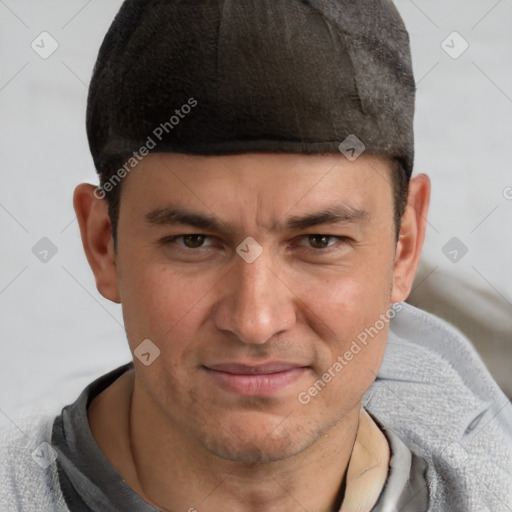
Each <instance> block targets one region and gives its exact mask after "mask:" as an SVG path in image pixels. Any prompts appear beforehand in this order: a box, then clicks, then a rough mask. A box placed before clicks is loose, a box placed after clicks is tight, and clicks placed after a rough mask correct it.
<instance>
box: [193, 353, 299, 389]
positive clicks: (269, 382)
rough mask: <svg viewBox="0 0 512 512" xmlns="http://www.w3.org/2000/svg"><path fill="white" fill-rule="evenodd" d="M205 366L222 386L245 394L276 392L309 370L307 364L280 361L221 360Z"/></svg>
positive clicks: (208, 372) (209, 373)
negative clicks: (243, 361)
mask: <svg viewBox="0 0 512 512" xmlns="http://www.w3.org/2000/svg"><path fill="white" fill-rule="evenodd" d="M203 368H204V369H205V370H206V372H207V374H208V375H209V376H210V377H211V378H212V379H213V380H214V381H215V383H216V384H217V385H219V386H220V387H221V388H223V389H224V390H226V391H229V392H231V393H235V394H238V395H243V396H270V395H273V394H275V393H277V392H278V391H281V390H283V389H284V388H286V387H287V386H289V385H290V384H292V383H293V382H295V381H296V380H298V379H300V377H301V376H302V375H303V374H304V373H305V372H306V371H307V370H308V367H306V366H301V365H299V364H295V363H287V362H280V361H276V362H270V363H265V364H259V365H247V364H240V363H222V364H217V365H211V366H204V367H203Z"/></svg>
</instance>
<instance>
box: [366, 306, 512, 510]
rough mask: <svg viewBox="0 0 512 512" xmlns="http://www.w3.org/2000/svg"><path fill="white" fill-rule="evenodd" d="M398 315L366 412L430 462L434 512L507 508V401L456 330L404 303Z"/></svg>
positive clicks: (511, 501)
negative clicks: (453, 504)
mask: <svg viewBox="0 0 512 512" xmlns="http://www.w3.org/2000/svg"><path fill="white" fill-rule="evenodd" d="M396 311H397V313H396V315H395V317H394V318H393V319H392V320H391V323H390V332H389V336H388V345H387V348H386V354H385V356H384V361H383V364H382V366H381V368H380V370H379V373H378V376H377V379H376V380H375V382H374V384H373V385H372V387H371V388H370V390H369V392H368V393H367V395H366V396H365V407H366V408H367V409H368V410H369V411H370V412H372V413H373V414H374V415H375V416H376V417H377V418H378V419H379V420H380V422H381V423H382V425H384V426H385V427H386V428H389V429H392V430H393V431H394V432H396V433H397V434H398V435H399V436H400V438H401V439H402V440H403V441H404V442H405V444H406V445H407V446H408V447H409V448H410V449H411V450H412V451H413V452H414V453H417V454H419V455H420V456H422V457H423V458H424V459H425V460H426V461H427V462H428V470H427V476H428V485H429V489H430V494H431V496H432V499H433V500H434V502H435V503H436V506H434V509H435V510H445V509H446V510H447V509H448V508H449V507H448V505H447V503H450V502H451V503H455V504H456V503H458V504H459V505H456V506H453V507H452V508H449V509H450V510H464V511H465V512H472V511H475V512H476V511H478V512H481V511H485V510H500V508H499V507H500V506H501V507H503V505H504V504H505V505H507V506H509V507H510V506H512V489H511V484H510V482H512V404H511V402H510V400H509V399H508V398H507V397H506V396H505V395H504V394H503V392H502V391H501V390H500V388H499V387H498V385H497V384H496V383H495V381H494V379H493V378H492V377H491V375H490V374H489V372H488V371H487V369H486V367H485V365H484V364H483V362H482V360H481V359H480V357H479V356H478V354H477V353H476V351H475V349H474V348H473V346H472V345H471V343H470V342H469V341H468V340H467V339H466V338H465V337H464V336H463V335H462V334H461V333H460V332H459V331H458V330H456V329H455V328H454V327H452V326H451V325H449V324H447V323H446V322H444V321H442V320H440V319H439V318H437V317H435V316H433V315H431V314H429V313H426V312H424V311H421V310H419V309H416V308H414V307H413V306H410V305H408V304H405V303H400V308H396ZM443 500H446V503H445V502H444V501H443ZM449 500H451V501H449ZM443 503H445V504H444V505H443ZM446 507H448V508H446Z"/></svg>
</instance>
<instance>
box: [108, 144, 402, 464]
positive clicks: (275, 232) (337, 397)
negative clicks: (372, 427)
mask: <svg viewBox="0 0 512 512" xmlns="http://www.w3.org/2000/svg"><path fill="white" fill-rule="evenodd" d="M326 211H330V212H331V213H332V214H333V215H334V214H338V215H339V218H338V219H337V220H332V219H331V220H329V219H327V218H324V219H316V220H317V221H320V222H321V223H319V224H313V222H309V224H308V222H306V221H304V222H302V223H301V222H299V219H300V218H303V217H310V216H312V215H316V214H319V213H325V212H326ZM184 214H187V215H189V218H188V220H187V222H188V223H181V222H178V220H179V219H180V216H182V215H184ZM200 217H201V218H203V217H208V218H211V219H213V220H214V221H215V222H216V223H217V224H218V226H214V225H212V224H211V223H210V225H207V223H206V222H203V223H202V224H201V223H200V222H199V221H200V219H199V218H200ZM182 220H183V219H182ZM184 235H185V236H184ZM186 235H197V236H186ZM199 235H200V236H199ZM322 235H325V236H322ZM174 237H175V238H174ZM247 237H251V238H250V239H249V240H247ZM237 248H238V252H237ZM395 249H396V243H395V231H394V222H393V192H392V181H391V177H390V170H389V164H388V163H387V162H386V161H385V160H381V159H378V158H371V157H366V156H361V157H359V158H358V159H357V160H356V161H354V162H350V161H348V160H347V159H345V158H344V157H343V156H342V155H339V156H338V155H330V156H320V155H314V156H311V155H297V154H243V155H229V156H215V157H203V156H190V155H182V154H154V155H150V156H148V157H146V158H145V159H144V160H143V161H142V162H141V163H140V164H139V165H138V166H137V168H136V169H135V170H133V171H132V172H131V174H130V175H129V176H128V177H127V178H126V179H125V181H124V183H123V191H122V195H121V208H120V216H119V224H118V252H117V258H116V267H117V275H118V287H119V293H120V297H121V302H122V306H123V315H124V319H125V325H126V330H127V333H128V339H129V343H130V348H131V350H132V352H133V351H135V349H136V348H137V347H138V346H139V344H140V343H141V342H142V341H143V340H146V339H149V340H151V342H152V343H153V344H154V345H156V346H157V347H158V349H159V350H160V356H159V357H158V358H157V359H155V360H154V361H153V362H152V363H151V364H150V365H148V366H145V365H143V364H142V363H141V362H140V361H139V360H138V359H137V358H135V359H134V360H135V364H136V373H137V383H138V384H137V385H138V386H139V391H140V392H141V393H143V395H144V398H145V400H146V401H147V403H148V404H151V406H150V407H152V408H153V410H154V411H155V415H160V417H161V418H163V420H164V421H166V422H169V424H171V425H173V426H175V428H176V429H179V431H180V432H184V433H186V435H187V437H188V438H189V439H191V440H193V441H194V442H196V443H198V444H199V445H200V446H202V447H203V448H205V449H206V450H208V451H209V452H211V453H215V454H217V455H219V456H221V457H223V458H227V459H231V460H237V461H245V462H258V461H268V460H279V459H283V458H286V457H289V456H291V455H293V454H296V453H299V452H301V451H302V450H304V449H306V448H307V447H308V446H310V445H311V444H312V443H314V442H315V441H316V440H317V439H319V438H320V437H321V436H322V435H323V434H325V433H326V432H327V431H328V430H329V429H330V428H332V427H334V426H335V425H336V424H338V423H339V422H340V420H343V418H344V417H346V416H347V415H348V414H349V413H350V412H351V411H352V412H353V411H354V410H355V408H357V409H359V406H360V402H361V399H362V397H363V395H364V393H365V392H366V391H367V389H368V388H369V386H370V385H371V383H372V382H373V380H374V379H375V377H376V374H377V371H378V368H379V366H380V363H381V360H382V357H383V353H384V348H385V341H386V338H387V327H388V324H387V323H385V325H384V327H381V326H382V321H381V322H378V321H379V319H381V318H382V317H381V315H383V314H386V312H387V311H388V310H389V307H390V297H391V288H392V277H393V266H394V256H395ZM259 251H261V254H259ZM376 324H377V325H378V326H379V327H381V328H380V329H377V330H378V333H377V334H374V336H373V337H368V340H367V344H366V345H363V344H362V343H361V342H359V343H358V345H359V346H360V348H361V349H360V350H359V351H358V352H357V353H356V350H354V349H352V353H353V354H354V355H353V358H350V360H347V358H346V357H345V356H344V355H345V354H346V353H347V351H350V350H351V346H352V347H353V341H354V340H357V339H358V335H360V334H361V333H362V332H364V331H365V329H367V328H370V327H373V328H374V330H373V331H372V332H373V333H374V332H375V325H376ZM339 356H341V357H342V358H343V360H344V361H345V363H344V364H341V363H340V364H341V366H342V369H341V370H340V369H339V368H340V367H339V366H337V365H335V363H336V361H338V362H339V361H340V360H339ZM329 369H330V370H331V371H330V375H331V379H328V378H326V377H325V376H324V374H325V372H328V370H329ZM323 376H324V377H323ZM319 379H320V380H322V382H323V384H324V385H321V384H320V385H319V384H318V383H317V385H316V389H317V393H315V392H314V391H308V390H310V389H311V388H312V387H314V385H315V382H317V381H318V380H319ZM326 380H327V381H328V382H326ZM308 397H309V399H308Z"/></svg>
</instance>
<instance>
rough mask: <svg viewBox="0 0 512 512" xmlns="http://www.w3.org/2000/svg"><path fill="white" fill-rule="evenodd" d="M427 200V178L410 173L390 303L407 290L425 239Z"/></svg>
mask: <svg viewBox="0 0 512 512" xmlns="http://www.w3.org/2000/svg"><path fill="white" fill-rule="evenodd" d="M429 203H430V179H429V177H428V176H427V175H426V174H419V175H418V176H414V177H413V178H411V180H410V183H409V194H408V196H407V206H406V208H405V212H404V215H403V217H402V226H401V228H400V238H399V240H398V244H397V247H396V253H395V266H394V269H393V289H392V292H391V302H401V301H404V300H405V299H407V297H408V296H409V293H410V292H411V287H412V283H413V280H414V275H415V274H416V269H417V267H418V263H419V261H420V257H421V250H422V248H423V242H424V240H425V233H426V230H427V214H428V207H429Z"/></svg>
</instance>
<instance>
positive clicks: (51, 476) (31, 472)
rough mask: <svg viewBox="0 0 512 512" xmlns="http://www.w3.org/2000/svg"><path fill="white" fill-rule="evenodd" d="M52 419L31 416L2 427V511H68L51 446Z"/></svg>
mask: <svg viewBox="0 0 512 512" xmlns="http://www.w3.org/2000/svg"><path fill="white" fill-rule="evenodd" d="M53 421H54V417H53V416H48V415H42V416H32V417H26V418H24V419H19V420H18V419H17V420H15V421H14V422H13V423H11V424H10V425H8V426H7V427H2V428H1V429H0V461H1V462H0V510H2V511H14V510H16V511H19V512H36V511H37V512H68V508H67V506H66V505H65V501H64V498H63V496H62V493H61V491H60V485H59V479H58V474H57V468H56V463H55V459H56V456H57V453H56V452H55V450H54V449H53V448H52V447H51V432H52V427H53Z"/></svg>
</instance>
